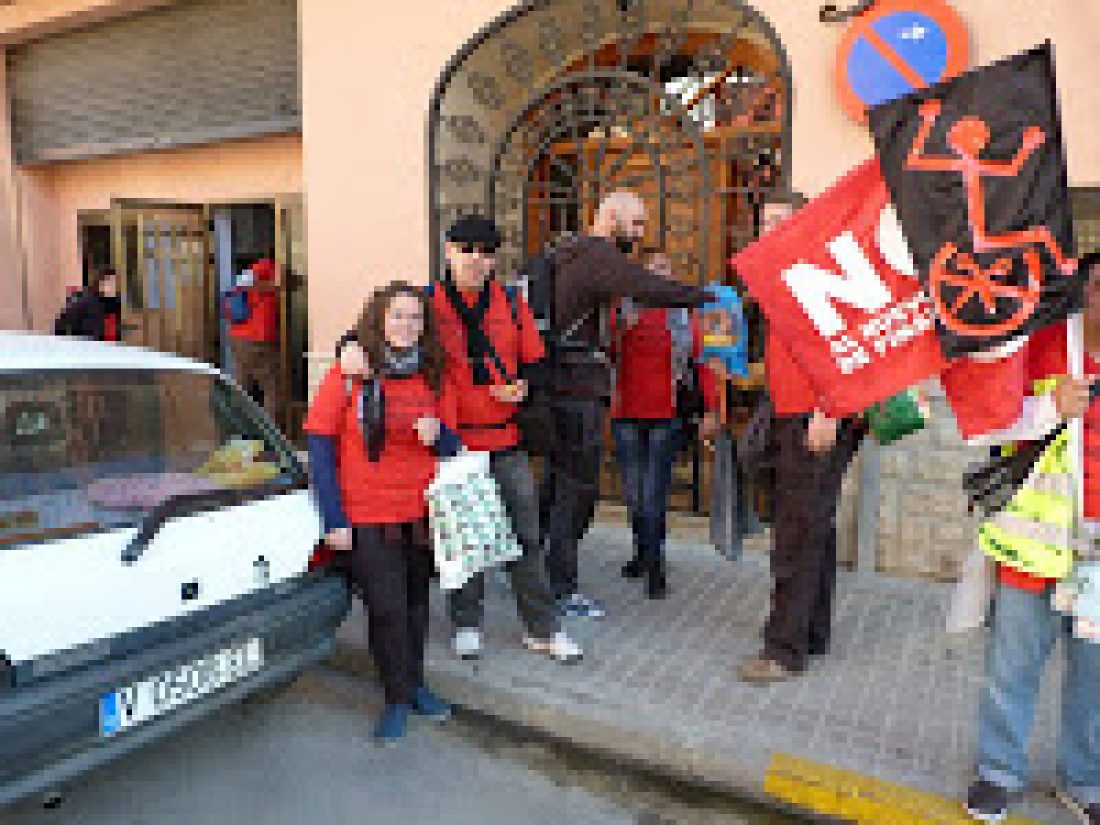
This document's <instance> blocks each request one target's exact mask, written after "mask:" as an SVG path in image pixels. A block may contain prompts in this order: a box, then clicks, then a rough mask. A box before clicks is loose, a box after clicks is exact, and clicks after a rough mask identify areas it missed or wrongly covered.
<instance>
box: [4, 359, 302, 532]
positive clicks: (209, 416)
mask: <svg viewBox="0 0 1100 825" xmlns="http://www.w3.org/2000/svg"><path fill="white" fill-rule="evenodd" d="M301 475H302V469H301V467H300V465H299V464H298V462H297V461H296V459H295V457H294V454H293V451H292V450H291V449H290V447H289V445H288V444H287V443H286V441H285V440H284V439H283V438H282V436H280V435H279V434H278V432H276V431H275V430H274V429H273V428H272V427H271V425H270V424H269V422H268V421H267V419H266V418H265V417H264V416H263V415H262V414H260V413H259V411H258V408H256V407H255V405H254V404H252V402H251V401H249V400H248V399H247V398H246V397H245V396H244V395H242V394H241V392H240V391H239V390H237V389H235V388H234V387H232V386H231V385H230V384H228V383H226V382H225V381H224V380H223V379H222V378H221V377H220V376H217V375H209V374H203V373H191V372H183V371H166V370H156V371H154V370H117V371H106V370H90V371H89V370H82V371H75V370H74V371H71V372H70V371H54V370H48V371H39V372H34V373H4V374H0V550H3V549H4V548H6V547H11V546H14V545H20V544H26V543H30V542H36V541H49V540H53V539H58V538H65V537H69V536H73V535H78V534H81V533H86V532H90V531H94V530H104V529H112V528H122V527H130V526H134V525H136V524H138V523H140V522H141V520H142V519H143V518H144V517H145V515H146V514H147V513H148V512H149V511H150V510H151V509H152V508H153V507H155V506H156V505H157V504H159V503H160V502H162V501H164V500H165V499H167V498H170V497H172V496H175V495H178V494H186V493H201V492H212V491H216V490H222V489H233V488H242V487H253V486H257V485H260V484H265V483H271V482H275V483H278V482H280V481H284V482H286V483H288V484H290V483H295V482H298V481H300V479H301Z"/></svg>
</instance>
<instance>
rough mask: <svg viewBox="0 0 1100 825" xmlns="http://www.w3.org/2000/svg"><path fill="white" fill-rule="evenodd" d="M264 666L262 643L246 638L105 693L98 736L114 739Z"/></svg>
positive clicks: (100, 705) (100, 712)
mask: <svg viewBox="0 0 1100 825" xmlns="http://www.w3.org/2000/svg"><path fill="white" fill-rule="evenodd" d="M263 665H264V650H263V643H262V642H261V641H260V639H249V640H248V641H246V642H244V643H242V644H239V645H236V646H234V647H227V648H225V649H224V650H219V651H218V652H217V653H211V654H210V655H208V656H204V657H202V658H201V659H196V660H195V661H192V662H187V663H186V664H182V665H179V666H178V667H174V668H172V669H171V670H166V671H164V672H163V673H158V674H156V675H154V676H150V677H148V678H146V679H142V680H141V681H140V682H134V683H133V684H132V685H128V686H127V687H124V688H120V689H119V690H113V691H111V692H110V693H104V694H103V695H102V696H100V697H99V730H100V734H101V735H102V736H113V735H115V734H116V733H121V732H122V731H125V730H128V729H130V728H133V727H136V726H137V725H140V724H142V723H143V722H148V721H149V720H150V719H155V718H156V717H158V716H161V715H163V714H165V713H168V712H169V711H171V710H174V709H175V708H178V707H181V706H182V705H186V704H189V703H191V702H194V701H195V700H196V699H200V698H202V697H203V696H206V695H208V694H210V693H213V692H214V691H216V690H218V689H219V688H223V687H225V686H226V685H229V684H232V683H233V682H238V681H240V680H241V679H244V678H245V677H246V676H251V675H252V674H253V673H256V672H257V671H259V670H260V669H261V668H263Z"/></svg>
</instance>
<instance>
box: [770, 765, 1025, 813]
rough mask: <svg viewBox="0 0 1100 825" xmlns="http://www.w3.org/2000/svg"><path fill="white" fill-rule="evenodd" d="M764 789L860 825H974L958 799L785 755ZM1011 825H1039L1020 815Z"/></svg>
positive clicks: (784, 800)
mask: <svg viewBox="0 0 1100 825" xmlns="http://www.w3.org/2000/svg"><path fill="white" fill-rule="evenodd" d="M764 790H765V791H766V792H767V793H769V794H770V795H772V796H774V797H775V798H776V799H779V800H781V801H783V802H786V803H788V804H791V805H795V806H798V807H800V808H805V809H806V810H809V811H814V812H815V813H818V814H823V815H825V816H832V817H839V818H841V819H845V820H848V821H849V822H856V823H859V825H933V823H935V825H973V820H972V819H971V818H970V817H969V816H967V814H966V810H965V808H964V807H963V805H962V803H960V802H959V801H958V800H957V799H948V798H947V797H943V796H938V795H937V794H933V793H925V792H924V791H917V790H913V789H912V788H907V787H905V786H904V785H894V784H891V783H889V782H884V781H882V780H880V779H874V778H872V777H870V776H865V775H864V774H861V773H855V772H854V771H846V770H842V769H841V768H835V767H833V766H831V765H821V764H818V763H816V762H811V761H809V760H806V759H799V758H797V757H794V756H789V755H787V754H783V753H777V754H775V755H774V756H773V757H772V760H771V764H770V765H769V767H768V773H767V776H766V778H765V780H764ZM1005 822H1006V823H1007V825H1038V823H1036V822H1034V821H1033V820H1030V819H1023V818H1020V817H1009V818H1008V819H1006V820H1005Z"/></svg>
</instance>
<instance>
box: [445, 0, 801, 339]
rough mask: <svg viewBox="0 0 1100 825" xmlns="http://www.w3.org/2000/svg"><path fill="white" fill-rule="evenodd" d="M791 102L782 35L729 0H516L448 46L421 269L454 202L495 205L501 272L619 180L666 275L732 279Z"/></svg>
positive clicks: (780, 161) (782, 171)
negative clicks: (518, 0)
mask: <svg viewBox="0 0 1100 825" xmlns="http://www.w3.org/2000/svg"><path fill="white" fill-rule="evenodd" d="M790 103H791V78H790V71H789V68H788V63H787V60H786V56H785V54H784V51H783V48H782V45H781V44H780V42H779V39H778V38H777V36H776V34H775V32H774V30H773V29H772V28H771V26H770V25H769V24H768V23H767V21H766V20H765V19H764V18H763V17H762V16H761V15H760V14H759V13H757V12H756V11H755V10H754V9H752V8H751V7H750V6H748V5H747V4H746V3H743V2H740V0H537V1H536V2H528V3H524V4H521V5H519V6H517V7H516V8H515V9H513V10H512V11H510V12H508V13H507V14H505V15H504V16H502V17H501V18H499V19H498V20H496V21H494V22H492V23H491V24H489V25H488V26H487V27H485V28H484V29H483V30H482V31H481V32H480V33H479V34H477V35H476V36H475V37H474V38H473V39H472V40H471V41H470V42H469V43H468V44H467V45H466V46H465V47H464V48H463V49H462V50H461V51H460V52H459V53H458V54H456V55H455V57H454V58H453V59H452V61H451V62H450V63H449V64H448V66H447V67H446V69H445V70H444V72H443V75H442V77H441V78H440V81H439V84H438V86H437V87H436V90H435V94H434V96H433V99H432V105H431V111H430V114H429V124H428V126H429V131H428V155H429V157H428V161H429V164H428V168H429V187H430V192H429V196H430V201H431V202H430V233H431V234H430V239H429V240H430V246H431V263H432V272H433V274H435V275H438V274H440V271H441V269H440V268H441V266H442V260H443V255H442V242H443V238H442V233H443V230H444V229H445V228H446V226H447V225H448V224H449V223H450V222H451V221H452V220H454V218H455V217H457V216H459V215H462V214H468V213H471V212H479V213H482V214H488V215H492V216H493V217H494V218H495V219H496V221H497V223H498V224H499V225H500V228H501V232H502V235H503V238H504V243H503V246H502V248H501V253H500V258H501V260H500V270H501V272H502V273H504V274H505V277H507V273H510V272H515V271H516V270H517V269H518V267H519V265H520V264H521V262H522V261H523V259H524V258H526V257H528V256H529V255H531V254H533V253H535V252H536V251H537V250H539V249H540V248H541V247H542V246H543V245H544V244H545V243H546V242H547V241H549V240H552V239H553V238H555V237H556V236H558V235H559V234H561V233H564V232H571V231H577V230H578V229H581V228H582V227H583V226H585V225H586V224H587V223H588V222H589V221H590V220H591V218H592V215H593V213H594V211H595V207H596V205H597V204H598V202H599V200H600V198H601V197H602V196H603V195H605V194H607V193H608V192H609V191H611V190H613V189H617V188H627V189H631V190H634V191H636V192H637V193H639V194H640V195H641V196H642V197H643V199H644V200H645V201H646V202H647V205H648V207H649V213H650V230H649V237H647V239H646V245H647V246H649V247H651V248H658V249H661V250H662V251H664V252H665V253H666V254H667V255H668V256H669V258H670V259H671V260H672V264H673V268H674V270H675V271H676V273H677V274H678V275H679V277H681V278H684V279H685V280H690V281H694V282H703V281H722V282H727V283H735V280H734V278H733V276H732V274H731V273H730V272H729V268H728V266H727V263H726V262H727V261H728V259H729V256H730V255H731V254H733V253H734V252H736V251H737V250H738V249H740V248H741V247H742V246H744V245H745V243H747V242H748V241H749V240H751V239H752V238H753V237H755V235H756V233H757V230H758V224H759V212H760V207H761V206H762V204H763V202H764V200H765V199H766V198H767V197H768V194H769V193H770V192H771V191H772V190H774V189H777V188H782V187H785V186H786V184H787V180H788V167H789V157H788V153H789V145H790V141H789V135H790V120H791V118H790V112H791V106H790ZM749 321H750V341H749V344H750V351H751V352H752V353H753V354H754V355H755V356H759V355H760V354H761V353H762V347H763V341H762V335H760V334H759V329H760V318H759V316H758V315H757V314H756V313H755V312H754V311H753V310H752V309H751V308H750V314H749ZM754 328H755V330H756V332H754V331H753V330H754Z"/></svg>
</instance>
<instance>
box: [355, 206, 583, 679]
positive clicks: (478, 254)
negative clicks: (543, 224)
mask: <svg viewBox="0 0 1100 825" xmlns="http://www.w3.org/2000/svg"><path fill="white" fill-rule="evenodd" d="M499 245H500V235H499V233H498V231H497V228H496V224H494V223H493V222H492V221H491V220H489V219H488V218H483V217H480V216H477V215H469V216H466V217H463V218H459V219H458V220H457V221H455V223H454V224H452V225H451V227H450V228H449V229H448V230H447V236H446V247H445V252H446V257H447V272H446V275H445V277H444V278H443V279H442V280H441V281H440V282H438V283H435V284H433V285H432V287H431V289H430V291H431V302H432V307H433V310H434V313H435V317H436V318H437V319H438V322H439V331H440V338H441V341H442V344H443V348H444V350H445V352H446V356H447V375H448V377H449V378H450V379H451V381H453V383H454V386H455V389H456V393H457V397H458V401H457V414H458V418H457V426H458V432H459V435H460V437H461V438H462V442H463V444H464V445H465V446H466V447H467V448H468V449H470V450H478V451H484V452H488V453H489V454H490V462H491V465H490V466H491V468H492V473H493V478H494V479H495V480H496V482H497V486H498V487H499V489H500V495H501V498H502V499H503V501H504V506H505V507H506V508H507V510H508V515H509V516H510V518H511V521H512V526H513V528H514V529H515V532H516V537H517V538H518V539H519V542H520V544H521V545H522V547H523V555H522V556H521V557H520V558H519V559H517V560H516V561H514V562H512V563H511V564H510V565H509V566H508V573H509V575H510V578H511V582H512V591H513V593H514V594H515V598H516V607H517V608H518V610H519V615H520V619H521V621H522V622H523V625H524V629H525V630H526V633H525V634H524V640H523V641H524V645H525V646H526V647H527V648H528V649H530V650H533V651H535V652H538V653H543V654H546V655H548V656H550V657H551V658H553V659H555V660H557V661H559V662H563V663H570V662H575V661H577V660H579V659H580V658H581V656H582V655H583V652H582V650H581V648H580V646H579V645H577V644H576V643H575V642H574V641H573V640H572V639H570V638H569V636H568V635H567V634H566V633H565V631H564V630H562V628H561V615H560V612H559V610H558V606H557V603H556V601H555V599H554V594H553V591H552V590H551V588H550V584H549V582H548V580H547V578H546V572H545V568H544V562H543V553H542V542H541V540H540V534H539V506H538V495H537V493H536V489H535V480H534V476H533V474H532V472H531V464H530V461H529V460H528V457H527V453H526V452H525V451H524V450H523V449H522V448H521V446H520V432H519V428H518V427H517V426H516V423H515V416H516V413H517V409H518V406H519V404H521V403H523V401H524V400H525V398H526V396H527V389H528V385H527V380H526V379H525V378H524V377H523V376H524V374H525V372H526V369H527V368H528V367H529V366H531V365H533V364H535V363H536V362H538V361H540V360H541V359H542V358H543V357H544V356H545V350H544V348H543V342H542V338H541V336H540V335H539V331H538V327H537V326H536V323H535V319H534V316H533V315H532V313H531V310H530V308H529V307H528V306H527V303H526V302H525V301H524V300H523V299H522V298H521V297H520V296H519V295H518V293H511V294H509V291H508V290H506V289H505V288H504V287H503V286H502V285H501V284H499V283H498V282H497V281H496V280H494V279H493V277H492V276H493V271H494V269H495V267H496V250H497V248H498V246H499ZM358 349H359V348H358V347H357V346H356V345H355V342H354V341H347V342H346V343H345V345H344V347H343V351H342V353H341V356H340V357H341V362H342V363H344V364H345V365H346V367H347V369H349V370H354V369H356V368H357V366H358V365H357V363H356V359H357V352H358ZM484 598H485V583H484V576H483V575H477V576H474V577H473V578H471V579H470V581H468V582H467V583H466V584H465V585H464V586H463V587H462V588H461V589H460V590H458V591H457V592H455V593H454V594H453V595H452V596H451V600H450V610H451V619H452V621H453V622H454V624H455V629H456V630H455V636H454V650H455V653H456V654H457V655H458V656H459V657H461V658H463V659H475V658H477V657H478V656H480V655H481V647H482V643H481V621H482V617H483V614H484V605H483V603H484Z"/></svg>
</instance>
